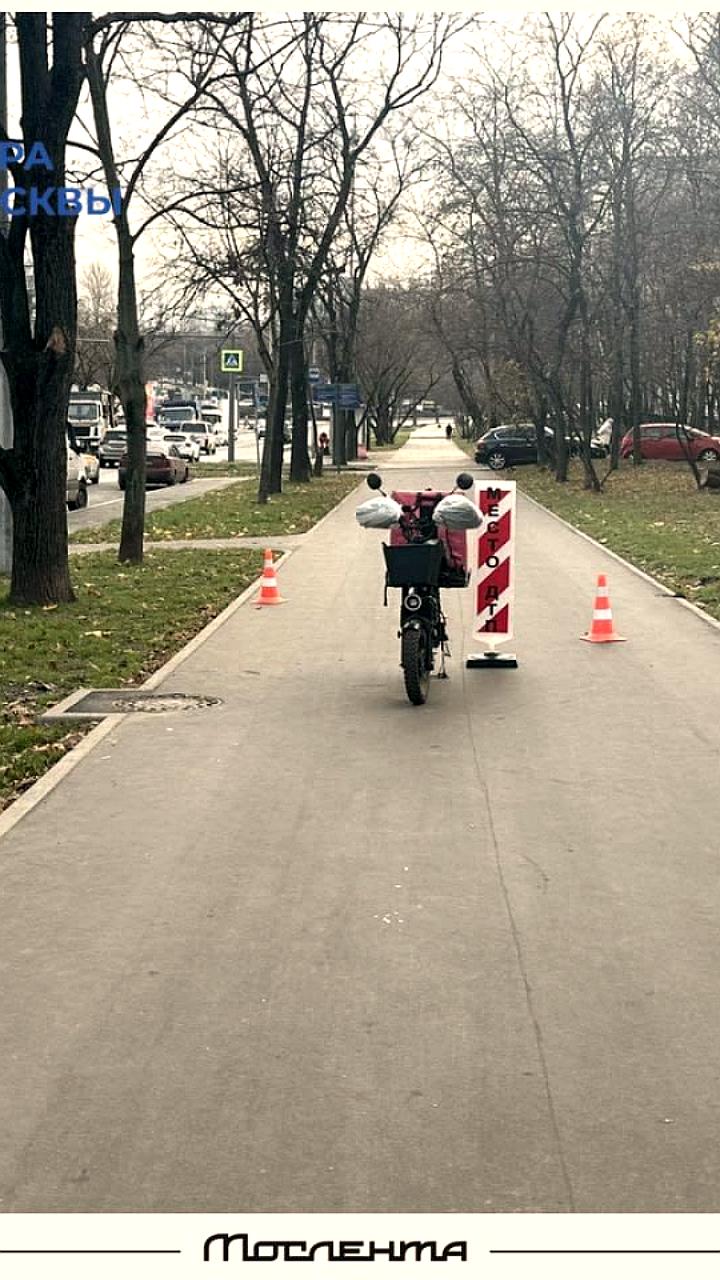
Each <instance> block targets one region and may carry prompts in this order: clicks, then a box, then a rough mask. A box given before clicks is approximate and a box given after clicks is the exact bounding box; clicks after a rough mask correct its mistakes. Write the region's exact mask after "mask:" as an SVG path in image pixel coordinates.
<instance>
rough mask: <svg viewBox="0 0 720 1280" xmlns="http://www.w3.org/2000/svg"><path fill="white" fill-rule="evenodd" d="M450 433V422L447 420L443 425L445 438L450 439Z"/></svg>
mask: <svg viewBox="0 0 720 1280" xmlns="http://www.w3.org/2000/svg"><path fill="white" fill-rule="evenodd" d="M452 433H453V429H452V422H448V423H447V425H446V427H445V438H446V439H447V440H452Z"/></svg>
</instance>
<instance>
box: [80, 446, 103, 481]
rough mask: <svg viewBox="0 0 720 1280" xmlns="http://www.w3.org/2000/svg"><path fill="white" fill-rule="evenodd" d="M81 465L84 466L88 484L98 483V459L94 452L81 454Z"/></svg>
mask: <svg viewBox="0 0 720 1280" xmlns="http://www.w3.org/2000/svg"><path fill="white" fill-rule="evenodd" d="M82 460H83V466H84V467H85V476H86V479H87V482H88V484H99V482H100V459H99V458H98V456H97V454H96V453H84V454H83V455H82Z"/></svg>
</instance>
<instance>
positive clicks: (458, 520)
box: [433, 493, 482, 532]
mask: <svg viewBox="0 0 720 1280" xmlns="http://www.w3.org/2000/svg"><path fill="white" fill-rule="evenodd" d="M433 520H434V521H435V524H439V525H442V526H444V528H446V529H450V530H451V531H452V532H455V531H457V530H460V529H479V528H480V525H481V524H482V515H481V514H480V511H479V510H478V508H477V507H476V506H475V503H474V502H471V501H470V499H469V498H466V497H465V496H464V495H463V494H462V493H449V494H448V495H447V497H446V498H441V499H440V501H439V502H438V504H437V506H436V508H435V510H434V512H433Z"/></svg>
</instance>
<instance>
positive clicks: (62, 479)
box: [6, 351, 75, 605]
mask: <svg viewBox="0 0 720 1280" xmlns="http://www.w3.org/2000/svg"><path fill="white" fill-rule="evenodd" d="M71 371H72V361H71V359H70V358H69V356H68V355H67V354H60V355H58V354H56V353H55V352H47V351H46V352H43V354H42V356H41V357H40V358H39V360H38V361H37V362H36V363H35V365H34V375H35V376H34V378H33V383H34V386H32V390H31V391H30V394H29V395H27V396H23V397H22V400H23V401H24V411H25V413H27V414H28V415H29V416H30V415H31V418H32V422H33V425H32V428H31V430H30V432H25V433H22V436H21V438H20V439H18V436H17V435H16V443H15V447H14V450H13V453H14V475H15V478H16V483H15V484H13V485H11V487H10V489H9V491H8V490H6V492H7V495H8V499H9V502H10V507H11V510H12V519H13V565H12V576H11V581H10V602H11V603H12V604H23V605H28V604H29V605H32V604H62V603H67V602H69V601H72V600H74V599H75V595H74V592H73V589H72V584H71V581H70V569H69V563H68V540H67V489H66V484H67V446H66V440H65V433H66V422H67V398H68V393H69V388H70V375H71ZM23 381H24V380H23ZM31 398H32V400H33V401H34V403H32V404H31V403H29V401H30V400H31ZM15 421H16V423H17V421H18V419H17V418H16V419H15Z"/></svg>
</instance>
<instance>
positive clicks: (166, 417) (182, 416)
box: [158, 406, 195, 422]
mask: <svg viewBox="0 0 720 1280" xmlns="http://www.w3.org/2000/svg"><path fill="white" fill-rule="evenodd" d="M194 417H195V414H194V413H193V410H192V408H191V407H190V406H188V407H187V408H184V409H183V408H177V409H161V411H160V413H159V414H158V418H159V420H160V422H192V420H193V418H194Z"/></svg>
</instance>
